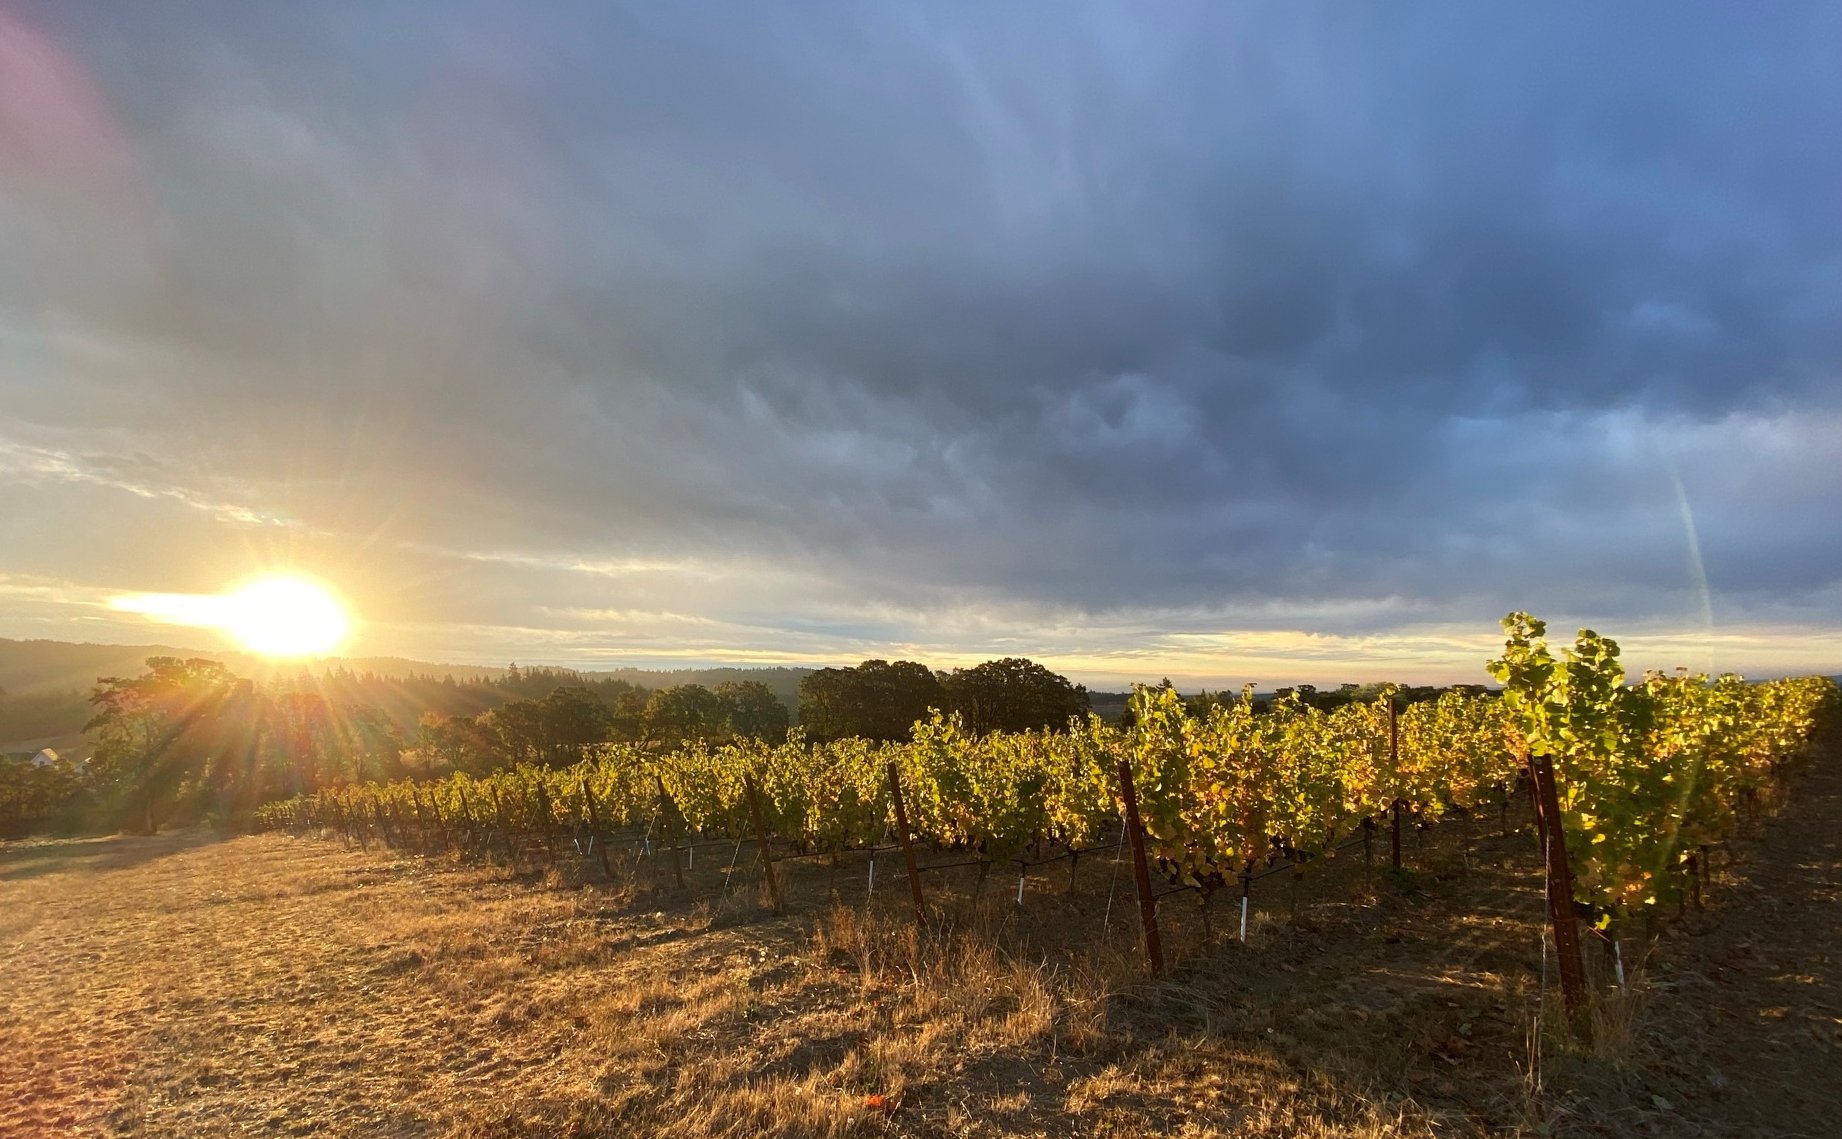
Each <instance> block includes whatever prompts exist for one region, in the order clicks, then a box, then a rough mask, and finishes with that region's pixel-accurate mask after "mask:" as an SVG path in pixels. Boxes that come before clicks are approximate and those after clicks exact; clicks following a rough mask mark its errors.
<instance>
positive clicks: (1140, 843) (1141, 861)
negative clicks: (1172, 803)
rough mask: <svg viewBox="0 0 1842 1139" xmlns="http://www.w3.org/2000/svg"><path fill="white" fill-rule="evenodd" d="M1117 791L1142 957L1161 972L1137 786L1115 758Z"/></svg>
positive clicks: (1155, 908)
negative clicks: (1142, 934)
mask: <svg viewBox="0 0 1842 1139" xmlns="http://www.w3.org/2000/svg"><path fill="white" fill-rule="evenodd" d="M1119 794H1120V798H1122V799H1123V800H1125V806H1126V835H1127V837H1128V838H1129V839H1130V840H1131V843H1132V879H1133V883H1134V885H1135V886H1137V888H1138V916H1139V923H1140V924H1141V925H1142V926H1143V927H1144V931H1145V957H1146V959H1147V960H1148V961H1150V963H1151V971H1152V972H1153V973H1162V972H1164V945H1163V942H1162V941H1160V940H1159V938H1158V900H1157V899H1156V898H1154V897H1152V895H1151V868H1150V867H1149V866H1147V865H1146V863H1145V828H1144V826H1143V825H1142V824H1141V823H1140V822H1139V814H1138V788H1136V787H1134V786H1133V784H1132V764H1131V762H1130V761H1128V760H1124V759H1122V760H1120V761H1119Z"/></svg>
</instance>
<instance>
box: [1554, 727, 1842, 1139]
mask: <svg viewBox="0 0 1842 1139" xmlns="http://www.w3.org/2000/svg"><path fill="white" fill-rule="evenodd" d="M1792 795H1793V798H1792V801H1791V803H1790V805H1789V806H1788V807H1787V808H1786V810H1785V811H1784V813H1783V814H1782V815H1780V816H1779V817H1778V818H1777V819H1775V820H1773V821H1772V822H1771V823H1770V824H1769V825H1768V826H1767V827H1765V828H1764V830H1763V832H1762V833H1761V834H1760V835H1759V836H1758V837H1757V838H1755V839H1753V840H1751V841H1742V842H1740V843H1738V844H1736V847H1735V849H1734V852H1733V853H1734V855H1735V858H1734V860H1733V861H1732V863H1731V864H1730V865H1723V862H1722V860H1720V859H1717V860H1716V865H1717V867H1720V869H1718V870H1717V874H1716V884H1715V888H1714V890H1713V891H1712V893H1713V899H1712V902H1713V904H1712V907H1711V908H1710V910H1709V912H1708V913H1707V914H1705V915H1696V916H1692V917H1690V918H1689V919H1688V920H1687V921H1685V922H1683V923H1682V924H1681V925H1679V926H1678V927H1676V928H1675V929H1674V930H1672V931H1671V932H1670V934H1669V935H1668V936H1667V937H1666V938H1665V939H1664V941H1663V943H1662V944H1661V946H1660V947H1659V953H1658V960H1657V962H1656V965H1655V967H1654V968H1653V970H1652V975H1653V978H1654V980H1653V987H1654V990H1655V991H1654V994H1653V995H1652V996H1651V998H1650V1000H1649V1001H1648V1003H1647V1005H1646V1007H1645V1009H1644V1012H1643V1013H1642V1015H1641V1016H1640V1018H1639V1026H1638V1042H1637V1052H1638V1056H1639V1059H1640V1069H1641V1070H1640V1072H1639V1076H1640V1077H1641V1078H1642V1079H1644V1080H1645V1081H1647V1082H1648V1083H1649V1084H1651V1085H1653V1086H1654V1087H1655V1089H1656V1090H1655V1092H1654V1093H1653V1094H1655V1095H1657V1096H1660V1097H1661V1098H1662V1100H1664V1101H1665V1102H1667V1103H1668V1104H1669V1105H1670V1110H1669V1111H1668V1112H1666V1113H1664V1114H1665V1116H1666V1118H1667V1119H1668V1120H1669V1126H1668V1128H1666V1129H1660V1130H1659V1131H1658V1132H1657V1133H1659V1134H1669V1135H1684V1136H1688V1135H1710V1136H1715V1135H1718V1136H1734V1137H1750V1136H1759V1137H1766V1136H1770V1137H1774V1139H1792V1137H1797V1139H1806V1137H1807V1139H1834V1137H1835V1136H1838V1135H1842V761H1838V760H1837V759H1836V758H1833V757H1832V758H1831V759H1829V760H1828V761H1826V762H1824V763H1821V764H1819V765H1817V766H1815V767H1813V769H1812V770H1810V771H1809V772H1808V773H1806V774H1804V775H1803V776H1801V777H1800V778H1799V779H1798V781H1797V782H1796V784H1795V785H1794V787H1793V790H1792ZM1608 1082H1609V1083H1610V1084H1612V1085H1613V1086H1616V1083H1617V1081H1615V1080H1613V1081H1608ZM1583 1114H1585V1115H1587V1116H1590V1115H1591V1114H1592V1112H1591V1111H1590V1107H1589V1108H1588V1110H1587V1111H1586V1112H1585V1113H1583ZM1582 1122H1586V1120H1584V1119H1583V1120H1582ZM1606 1133H1611V1132H1610V1131H1608V1132H1606Z"/></svg>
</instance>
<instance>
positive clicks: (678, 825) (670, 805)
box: [652, 775, 684, 890]
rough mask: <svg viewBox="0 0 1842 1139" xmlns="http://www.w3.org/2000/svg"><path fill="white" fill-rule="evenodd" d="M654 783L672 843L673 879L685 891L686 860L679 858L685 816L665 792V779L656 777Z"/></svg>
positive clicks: (661, 814)
mask: <svg viewBox="0 0 1842 1139" xmlns="http://www.w3.org/2000/svg"><path fill="white" fill-rule="evenodd" d="M652 781H653V782H654V783H655V784H657V785H658V788H659V819H660V821H661V822H662V823H663V824H664V825H665V837H666V838H667V839H668V840H669V841H670V843H671V852H672V878H673V880H674V881H676V882H677V883H678V889H680V890H683V889H684V860H683V859H682V858H680V857H679V853H680V851H679V849H678V845H679V843H678V840H679V838H680V832H681V831H682V830H683V829H684V826H683V823H684V816H683V815H682V814H680V812H679V810H678V804H676V803H674V802H672V797H671V794H670V793H669V792H667V791H666V790H665V778H664V777H663V776H660V775H654V776H653V777H652Z"/></svg>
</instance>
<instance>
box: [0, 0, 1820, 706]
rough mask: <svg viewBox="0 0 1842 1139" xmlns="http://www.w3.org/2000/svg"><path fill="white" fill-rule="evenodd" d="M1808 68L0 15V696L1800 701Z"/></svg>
mask: <svg viewBox="0 0 1842 1139" xmlns="http://www.w3.org/2000/svg"><path fill="white" fill-rule="evenodd" d="M1839 51H1842V7H1838V6H1837V5H1834V4H1827V3H1810V4H1793V3H1783V4H1772V5H1764V6H1758V5H1744V6H1742V5H1720V6H1716V5H1706V6H1699V5H1698V6H1688V7H1684V6H1679V5H1661V4H1656V5H1649V4H1637V3H1633V4H1621V5H1614V6H1609V7H1607V6H1601V5H1588V4H1578V5H1565V4H1563V5H1508V4H1503V5H1495V4H1492V5H1483V4H1446V5H1412V6H1400V5H1372V6H1367V7H1362V6H1352V5H1343V4H1337V5H1314V4H1304V3H1215V2H1211V3H1189V4H1186V3H1168V4H1159V5H1157V6H1155V9H1150V10H1148V9H1145V8H1143V7H1142V6H1139V5H1129V4H1087V3H1079V2H1055V3H1024V2H1015V3H1003V4H986V3H937V4H936V3H928V4H921V3H891V2H883V0H839V2H835V3H827V2H818V0H814V2H802V3H798V4H773V5H763V4H739V3H726V4H705V3H698V2H692V0H687V2H683V3H672V4H658V3H650V2H648V3H574V4H560V3H559V4H543V3H517V4H512V3H503V4H470V3H463V2H449V0H443V2H441V3H394V2H388V0H365V2H361V3H350V4H340V3H315V4H285V5H284V4H274V5H252V4H248V3H244V2H241V0H224V2H213V0H198V2H190V3H163V2H158V0H150V2H148V3H139V4H133V5H126V4H120V3H100V2H98V3H91V2H88V0H56V2H49V0H45V2H33V0H26V2H13V0H0V248H4V249H5V250H7V255H6V256H5V257H4V258H0V636H9V637H49V638H56V639H64V640H88V641H97V642H128V643H136V642H141V641H147V640H158V641H163V642H167V643H173V642H174V641H175V640H181V639H183V637H185V636H187V635H189V636H191V637H192V641H191V642H186V643H200V644H201V647H209V646H210V645H211V644H215V642H213V641H212V640H211V638H212V637H214V636H216V634H215V633H210V632H204V631H200V630H197V629H191V630H185V629H179V630H175V629H174V628H172V627H168V626H163V625H161V624H159V623H158V621H157V620H156V619H154V618H152V617H150V616H148V615H147V614H146V613H135V612H128V611H125V610H124V609H122V608H120V607H119V606H117V605H115V604H112V602H116V601H118V600H119V599H120V598H122V597H124V596H134V595H137V594H142V593H200V594H205V593H215V592H217V591H219V590H221V589H224V588H226V587H228V586H231V585H233V584H234V583H236V582H239V581H242V580H246V579H248V578H249V577H251V576H252V575H254V574H258V573H262V572H268V571H290V572H299V573H303V574H307V575H310V576H312V577H315V578H317V579H319V580H321V581H323V582H325V583H327V584H328V585H330V586H331V587H333V588H335V589H336V590H337V591H339V593H341V594H342V595H343V596H344V597H345V598H346V599H347V602H348V604H349V605H350V607H351V609H352V610H353V612H354V615H355V616H356V618H357V622H358V625H357V633H356V636H355V638H354V640H353V641H352V642H351V644H350V646H349V651H351V652H354V653H363V654H385V653H389V654H399V655H407V656H413V657H419V658H422V659H430V660H442V661H453V662H457V663H458V662H474V663H503V662H505V661H510V660H517V661H520V662H547V663H568V664H574V665H577V666H581V667H588V668H593V667H596V666H598V665H608V666H612V665H627V664H636V665H649V664H650V665H659V664H687V663H716V662H736V663H760V664H834V663H852V662H855V661H857V660H861V659H864V658H866V657H886V658H892V659H893V658H911V659H920V660H924V661H927V662H929V663H932V664H935V665H937V666H947V665H953V664H964V663H972V662H976V661H978V660H983V659H988V658H991V657H996V656H1011V655H1024V656H1030V657H1033V658H1035V659H1038V660H1041V661H1043V662H1045V663H1048V664H1050V665H1051V666H1052V667H1057V668H1059V669H1061V670H1062V671H1065V672H1067V673H1069V674H1070V675H1073V676H1075V677H1076V678H1077V679H1082V680H1086V681H1088V682H1090V683H1096V684H1107V683H1118V682H1123V681H1127V680H1134V679H1141V680H1145V679H1156V678H1158V677H1160V676H1171V677H1173V678H1176V679H1178V680H1179V681H1182V682H1187V683H1196V684H1204V685H1207V686H1210V687H1217V686H1228V685H1238V684H1240V683H1242V682H1244V681H1255V682H1258V683H1261V684H1268V683H1291V682H1296V681H1301V680H1302V681H1311V682H1314V683H1334V682H1340V681H1366V680H1373V679H1382V678H1394V679H1404V680H1415V681H1430V680H1438V681H1454V680H1457V681H1481V680H1483V679H1484V674H1483V668H1482V665H1483V661H1484V660H1485V659H1486V658H1487V657H1488V656H1489V655H1490V654H1491V651H1492V649H1493V647H1497V646H1500V644H1501V641H1500V637H1499V635H1498V631H1497V621H1498V620H1499V618H1501V617H1502V616H1503V615H1504V614H1505V613H1507V612H1509V611H1511V610H1517V609H1522V610H1529V611H1532V612H1534V613H1536V614H1537V615H1539V616H1542V617H1545V618H1546V619H1548V620H1549V622H1550V624H1551V625H1552V626H1553V628H1554V630H1555V631H1556V632H1558V633H1560V634H1563V635H1566V634H1569V633H1571V631H1572V629H1573V628H1575V627H1578V626H1580V625H1591V626H1593V627H1594V628H1597V629H1599V630H1600V631H1601V632H1604V633H1607V634H1610V635H1612V636H1614V637H1617V638H1619V639H1620V640H1621V641H1622V642H1623V643H1624V644H1625V645H1626V646H1627V659H1628V661H1629V663H1630V664H1631V666H1632V667H1633V668H1634V669H1635V668H1639V667H1647V666H1656V667H1670V666H1675V665H1685V666H1688V667H1691V668H1695V669H1736V670H1739V671H1743V672H1748V673H1751V674H1758V675H1764V674H1770V673H1783V672H1795V671H1813V670H1820V671H1825V672H1837V671H1842V526H1839V525H1838V522H1842V375H1839V373H1838V368H1839V366H1842V145H1838V140H1839V139H1842V68H1838V67H1837V66H1836V65H1835V60H1836V58H1837V55H1838V52H1839Z"/></svg>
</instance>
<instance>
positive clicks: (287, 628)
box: [220, 577, 352, 657]
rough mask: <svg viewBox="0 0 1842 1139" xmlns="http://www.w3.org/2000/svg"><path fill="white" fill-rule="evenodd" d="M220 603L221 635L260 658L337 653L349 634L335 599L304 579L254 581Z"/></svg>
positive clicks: (349, 624)
mask: <svg viewBox="0 0 1842 1139" xmlns="http://www.w3.org/2000/svg"><path fill="white" fill-rule="evenodd" d="M222 601H223V611H222V614H221V617H220V621H221V627H222V628H223V629H224V631H225V632H227V633H229V634H230V635H231V636H233V637H235V638H236V639H237V640H238V641H239V642H240V643H241V644H242V645H243V647H244V648H246V649H248V650H249V651H250V652H253V653H261V654H263V655H264V656H278V657H292V656H318V655H320V654H323V653H328V652H331V651H332V650H333V649H336V648H338V647H339V646H340V645H341V644H343V643H344V641H345V639H346V637H347V636H349V635H350V634H351V631H352V622H351V619H350V618H349V617H348V616H347V615H346V611H345V606H344V605H342V604H340V602H339V599H338V598H337V597H335V596H333V594H332V593H331V592H330V591H329V590H327V589H326V588H325V587H324V586H321V585H316V584H315V583H313V582H311V581H307V580H305V579H304V578H298V577H264V578H258V579H256V580H255V581H252V582H249V583H248V584H247V585H243V586H240V587H238V588H237V589H234V590H232V591H231V592H229V593H226V594H224V595H223V598H222Z"/></svg>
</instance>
